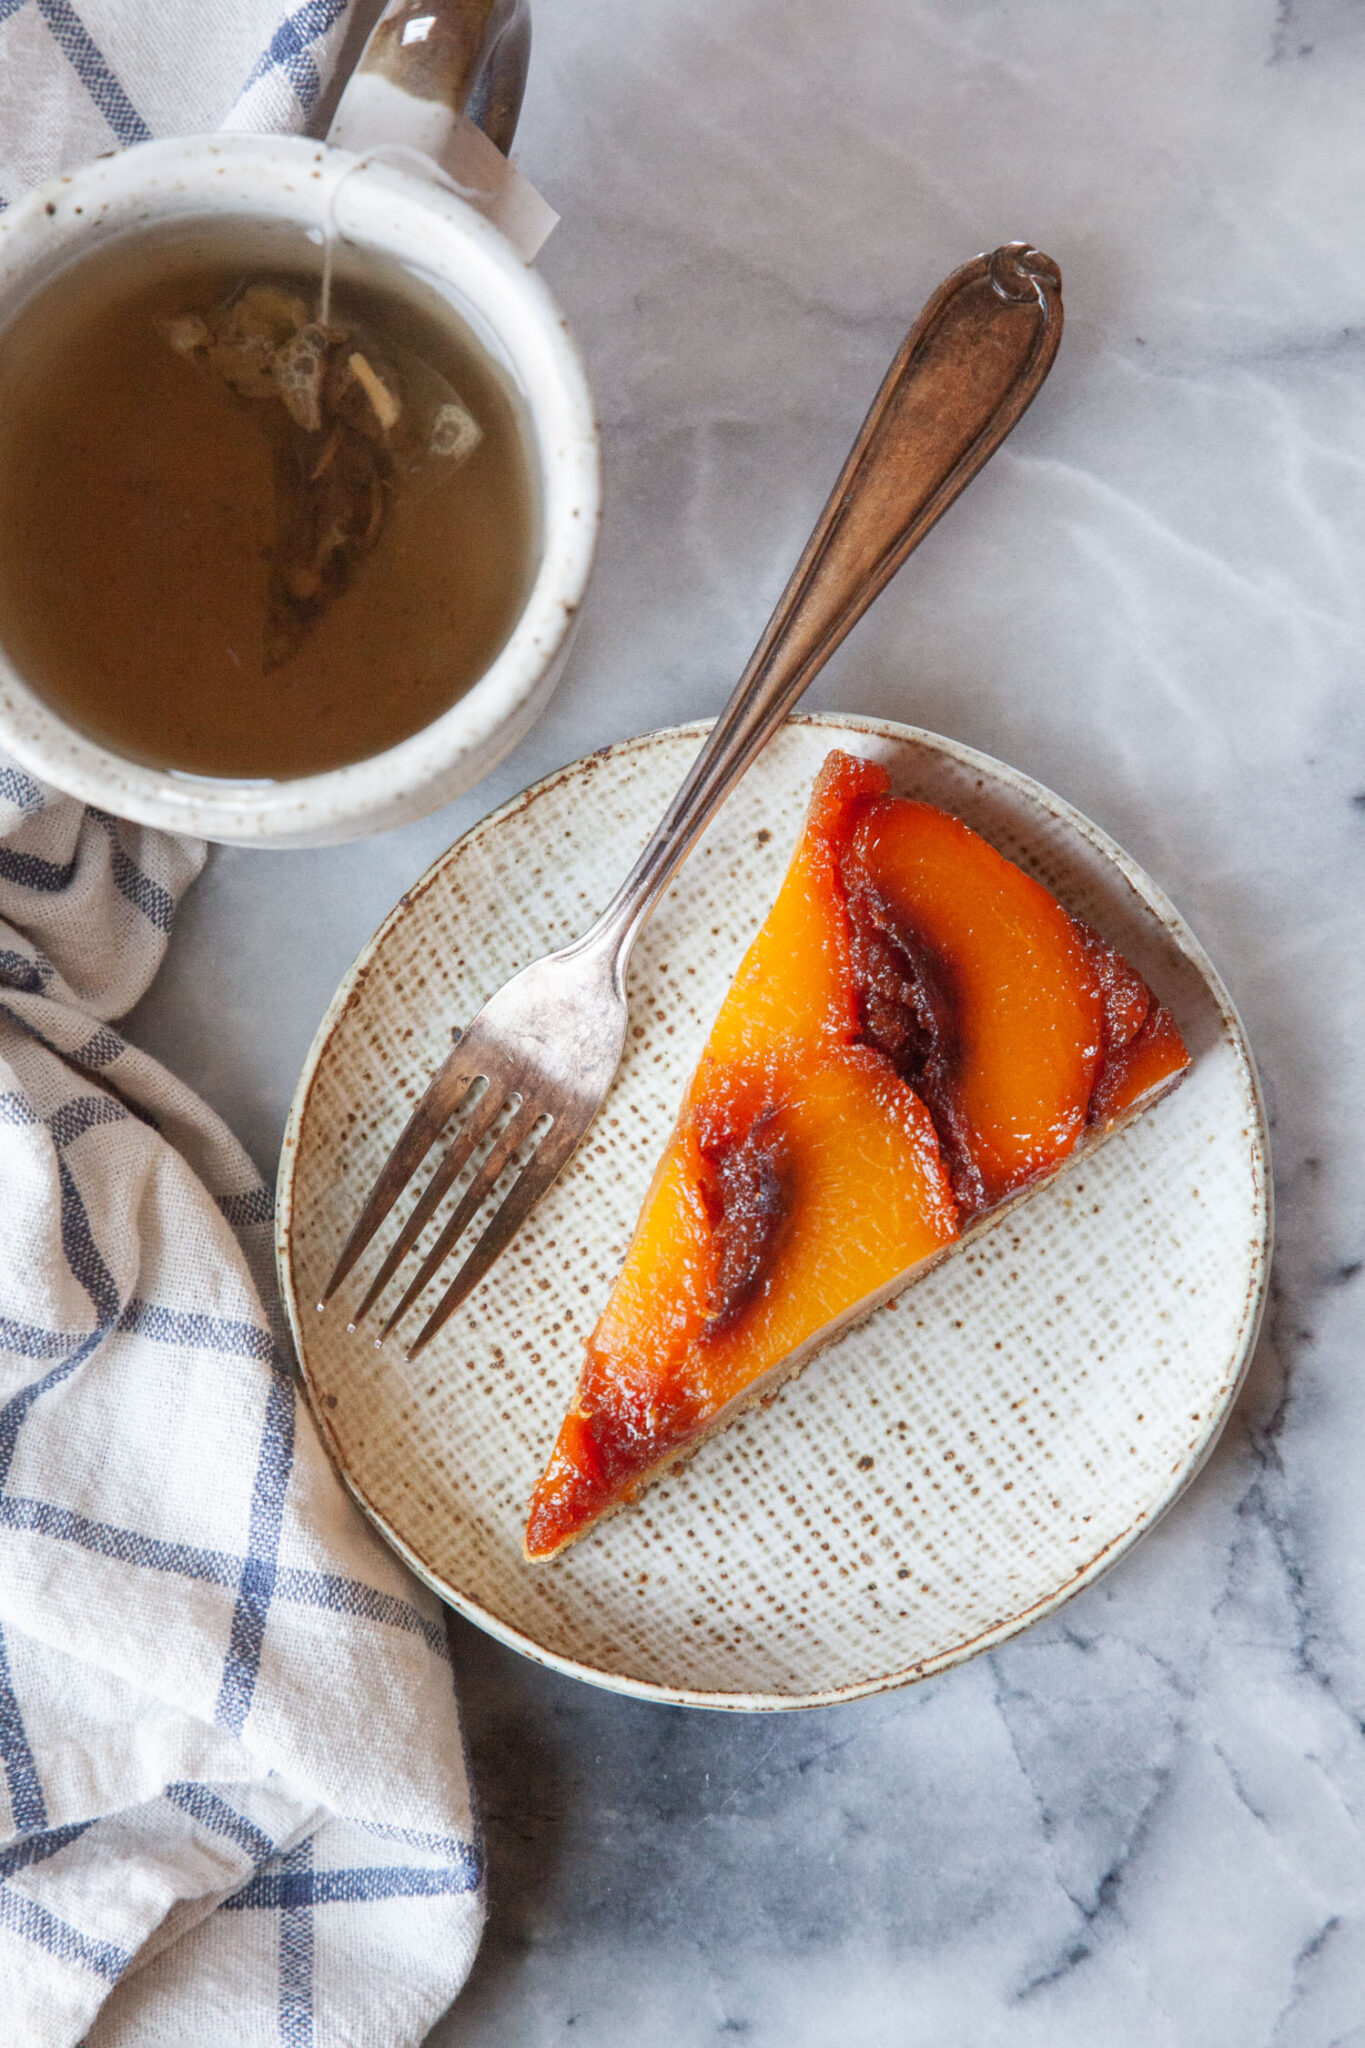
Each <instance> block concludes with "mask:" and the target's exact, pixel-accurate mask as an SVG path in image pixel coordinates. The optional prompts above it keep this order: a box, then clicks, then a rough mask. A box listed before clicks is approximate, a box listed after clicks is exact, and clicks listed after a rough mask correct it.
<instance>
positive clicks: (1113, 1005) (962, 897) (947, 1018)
mask: <svg viewBox="0 0 1365 2048" xmlns="http://www.w3.org/2000/svg"><path fill="white" fill-rule="evenodd" d="M842 874H843V880H844V887H845V892H846V898H847V904H848V913H849V919H850V924H851V927H852V955H853V971H854V978H855V981H856V983H857V986H858V1000H859V1004H860V1009H861V1017H862V1031H861V1036H862V1037H863V1039H864V1041H865V1042H866V1043H867V1044H869V1045H871V1046H874V1047H876V1049H877V1050H878V1051H880V1052H881V1053H883V1054H884V1056H885V1057H886V1058H887V1059H889V1060H890V1061H891V1063H892V1064H893V1065H894V1066H895V1068H896V1070H897V1072H898V1073H900V1074H901V1075H902V1077H903V1078H904V1079H905V1080H907V1081H908V1082H909V1083H910V1085H911V1086H912V1087H913V1088H915V1089H917V1090H918V1092H919V1093H920V1094H921V1095H922V1096H923V1097H924V1100H925V1102H926V1103H927V1104H928V1106H929V1109H930V1112H931V1114H932V1116H933V1118H934V1122H935V1124H936V1125H937V1128H938V1133H939V1137H940V1140H941V1142H942V1144H943V1148H944V1152H945V1154H946V1155H947V1158H948V1162H949V1170H950V1172H951V1175H952V1180H953V1190H954V1193H955V1194H956V1196H957V1199H958V1201H959V1202H960V1203H961V1205H962V1207H963V1210H964V1212H965V1213H967V1214H968V1215H976V1214H980V1213H981V1212H982V1211H984V1210H986V1209H990V1208H993V1207H994V1206H995V1205H996V1204H997V1203H998V1202H1001V1201H1004V1200H1006V1199H1007V1198H1008V1197H1009V1196H1011V1195H1013V1194H1015V1193H1017V1192H1018V1190H1019V1189H1020V1188H1023V1187H1025V1186H1027V1185H1028V1183H1029V1182H1030V1181H1033V1180H1037V1179H1038V1178H1040V1177H1041V1176H1042V1175H1044V1174H1046V1173H1048V1172H1049V1171H1050V1170H1051V1169H1052V1168H1053V1167H1055V1166H1056V1165H1057V1164H1058V1163H1059V1162H1060V1161H1061V1160H1063V1159H1064V1158H1066V1157H1067V1155H1068V1154H1069V1153H1071V1152H1072V1151H1074V1150H1075V1148H1076V1145H1077V1144H1078V1143H1079V1142H1080V1139H1081V1137H1082V1136H1083V1134H1084V1132H1085V1129H1086V1125H1087V1123H1088V1122H1092V1121H1095V1120H1096V1114H1095V1105H1097V1104H1098V1120H1100V1121H1109V1120H1112V1118H1113V1116H1115V1115H1116V1114H1118V1113H1119V1112H1120V1110H1122V1109H1124V1108H1127V1107H1128V1106H1130V1105H1131V1103H1132V1102H1134V1101H1136V1100H1137V1099H1138V1097H1139V1096H1140V1095H1142V1094H1144V1093H1146V1092H1147V1091H1148V1090H1149V1089H1150V1088H1151V1087H1153V1086H1155V1085H1157V1083H1158V1082H1159V1081H1160V1080H1162V1079H1163V1078H1165V1077H1166V1076H1167V1075H1168V1074H1169V1073H1172V1072H1175V1071H1177V1070H1178V1069H1179V1068H1180V1067H1182V1066H1183V1065H1184V1064H1185V1052H1184V1047H1183V1046H1182V1045H1181V1043H1180V1039H1179V1035H1178V1033H1176V1032H1175V1029H1174V1026H1173V1025H1172V1024H1171V1023H1170V1019H1169V1018H1167V1017H1165V1013H1162V1016H1163V1018H1164V1023H1163V1024H1162V1025H1161V1026H1160V1028H1158V1027H1157V1026H1156V1024H1155V1022H1151V1023H1149V1021H1148V1020H1149V1019H1150V1018H1152V1015H1153V1012H1154V1011H1155V1009H1156V1005H1155V1004H1154V1002H1153V998H1152V995H1151V991H1150V990H1149V989H1148V988H1147V986H1146V984H1145V982H1143V981H1142V979H1141V977H1140V976H1139V975H1137V974H1136V973H1135V972H1134V970H1133V969H1132V968H1131V967H1129V966H1128V964H1127V962H1126V961H1124V960H1123V959H1122V958H1121V957H1120V955H1118V954H1117V953H1115V952H1114V950H1113V948H1112V947H1110V946H1107V945H1106V944H1105V942H1104V941H1103V940H1102V939H1100V938H1099V937H1098V935H1097V934H1095V933H1093V932H1089V931H1088V930H1086V929H1085V928H1083V927H1081V926H1079V925H1078V924H1077V923H1076V922H1075V921H1074V920H1073V919H1072V918H1070V917H1069V916H1068V915H1067V913H1066V911H1065V910H1063V909H1062V906H1061V905H1060V904H1059V903H1058V902H1057V901H1056V899H1055V897H1052V896H1050V895H1049V894H1048V892H1047V890H1046V889H1044V888H1043V887H1042V886H1041V885H1040V884H1039V883H1037V882H1035V881H1033V880H1032V879H1031V877H1029V876H1028V875H1026V874H1024V873H1023V871H1022V870H1021V869H1019V868H1017V867H1015V866H1014V865H1013V863H1012V862H1010V861H1008V860H1006V859H1005V858H1004V856H1003V855H1002V854H999V853H997V852H996V851H995V849H994V847H992V846H989V845H988V844H987V843H986V841H985V840H984V839H982V838H980V837H979V836H978V835H977V834H976V833H975V832H973V831H971V830H970V828H969V827H968V826H966V825H964V824H963V823H962V822H961V820H960V819H957V818H953V817H950V816H949V815H948V813H947V812H945V811H940V810H935V809H934V808H933V807H932V806H931V805H929V804H921V803H912V802H909V801H908V800H906V799H904V798H896V797H879V798H875V799H873V800H871V801H870V802H868V803H867V804H866V805H865V806H864V807H863V809H862V812H861V815H860V817H859V820H858V823H857V825H856V826H855V829H854V831H853V833H852V835H851V837H850V839H849V842H848V845H847V847H846V849H845V852H844V855H843V860H842ZM1101 1084H1103V1085H1102V1086H1101ZM1097 1089H1098V1091H1099V1092H1098V1095H1097Z"/></svg>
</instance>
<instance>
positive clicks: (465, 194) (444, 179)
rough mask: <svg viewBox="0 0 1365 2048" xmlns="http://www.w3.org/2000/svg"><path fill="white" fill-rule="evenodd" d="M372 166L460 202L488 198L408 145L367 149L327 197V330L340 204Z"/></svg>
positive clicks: (323, 298)
mask: <svg viewBox="0 0 1365 2048" xmlns="http://www.w3.org/2000/svg"><path fill="white" fill-rule="evenodd" d="M372 163H391V164H396V166H397V168H398V169H399V170H403V169H404V168H407V169H410V170H414V171H416V172H418V173H419V175H420V176H422V177H424V178H428V179H430V180H432V181H433V182H434V183H435V184H437V185H443V186H444V187H445V189H446V191H447V192H453V193H454V194H455V197H456V198H457V199H468V200H471V201H472V200H476V199H483V198H487V197H488V194H487V193H486V191H485V190H484V188H483V187H482V186H481V185H462V184H461V183H460V181H459V179H458V178H452V177H451V175H450V173H449V171H445V170H442V168H441V166H440V164H438V163H437V161H436V159H435V158H434V157H430V156H428V155H427V153H426V151H425V150H424V149H413V148H412V147H411V146H410V145H409V144H407V143H405V142H379V143H376V144H375V146H374V148H373V149H367V150H366V151H365V153H364V155H363V156H358V157H356V159H355V160H354V162H353V163H349V164H347V165H345V167H344V168H343V169H342V170H341V171H339V172H338V173H337V175H336V177H335V178H334V179H333V180H332V184H331V188H330V190H329V191H328V194H327V204H326V207H325V209H324V211H323V216H322V284H321V287H320V289H319V292H318V325H319V326H320V327H326V326H328V325H329V324H330V322H331V316H332V272H333V269H334V267H335V263H336V246H337V242H338V241H339V240H340V238H341V232H342V231H341V228H340V225H339V223H338V221H337V201H338V199H339V198H340V195H341V188H342V186H343V185H344V184H345V183H346V180H347V179H348V178H349V177H351V176H352V174H353V173H354V172H356V171H363V170H365V169H366V168H367V167H368V165H370V164H372Z"/></svg>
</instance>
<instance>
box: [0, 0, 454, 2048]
mask: <svg viewBox="0 0 1365 2048" xmlns="http://www.w3.org/2000/svg"><path fill="white" fill-rule="evenodd" d="M176 6H177V0H170V4H169V5H162V6H161V7H158V8H152V7H150V6H147V5H145V4H137V5H134V4H125V0H82V4H81V6H80V10H79V12H77V10H76V8H75V7H74V6H73V5H72V4H71V0H0V201H8V200H9V199H12V198H14V197H15V196H17V194H18V193H19V191H20V190H21V189H22V188H23V186H24V185H26V184H27V183H29V182H30V181H31V180H33V179H36V178H38V177H41V176H43V175H46V174H48V173H50V172H52V171H54V170H57V169H59V168H60V167H61V166H62V165H64V164H68V163H73V162H77V161H80V160H81V159H83V158H85V157H87V156H90V155H92V154H95V153H97V152H98V151H100V150H105V149H109V148H111V147H113V146H114V145H116V144H118V143H127V142H133V141H135V140H137V139H138V138H140V137H142V136H145V135H147V134H149V133H171V132H176V131H185V130H190V129H195V128H200V129H203V128H209V127H213V126H216V125H218V124H220V123H222V122H223V121H224V120H225V119H226V118H227V117H228V116H229V115H231V117H232V120H233V122H234V124H235V125H237V126H253V127H260V128H267V127H277V128H287V127H291V126H296V125H298V124H299V123H301V121H302V120H303V119H304V118H305V117H306V114H307V112H308V110H309V108H310V106H311V104H312V102H313V101H314V100H315V98H316V97H317V94H318V93H319V91H320V90H321V88H322V84H323V82H324V80H325V77H326V74H327V70H328V64H329V61H330V60H332V59H333V58H334V56H335V52H336V46H337V42H338V39H339V37H340V36H341V34H342V33H343V32H344V29H345V19H344V17H345V12H346V9H345V6H344V5H343V0H309V4H306V5H304V6H302V7H299V8H298V9H297V10H296V11H295V12H294V13H292V14H290V15H288V16H287V17H286V18H284V19H281V17H280V15H279V13H278V11H276V10H273V9H272V8H271V7H270V6H269V5H268V4H266V0H233V5H232V6H231V7H230V8H213V9H206V8H202V7H194V8H190V7H189V6H188V5H186V6H185V7H184V12H183V19H182V20H181V21H180V23H179V25H178V27H177V23H176V20H175V14H176ZM203 859H204V852H203V849H202V847H200V846H199V845H198V844H196V843H195V842H193V841H190V840H184V839H175V838H171V837H168V836H166V835H164V834H159V833H155V832H151V831H147V830H144V829H142V828H141V827H137V826H133V825H129V824H126V823H123V822H121V821H119V820H116V819H114V818H111V817H108V816H106V815H104V814H103V813H101V812H99V811H95V810H90V809H86V808H84V807H83V806H81V805H80V804H78V803H75V802H74V801H72V800H71V799H69V798H66V797H61V796H58V795H56V794H54V793H53V792H52V791H50V790H47V789H44V788H43V787H42V786H40V785H39V784H38V783H37V782H35V781H34V780H33V779H32V778H30V777H29V776H28V775H27V774H25V773H24V772H22V771H21V770H19V769H18V768H16V767H14V766H12V765H9V764H6V763H4V762H3V761H0V1775H2V1777H3V1789H0V2043H3V2048H10V2044H11V2043H12V2044H14V2048H20V2044H22V2048H75V2044H77V2043H80V2042H86V2043H87V2044H88V2048H224V2044H229V2043H230V2044H232V2048H258V2044H259V2048H266V2044H270V2048H276V2044H279V2043H284V2044H286V2048H330V2044H343V2043H344V2044H347V2048H400V2044H408V2043H416V2042H418V2041H420V2040H421V2038H422V2036H423V2035H424V2033H425V2032H426V2031H427V2029H428V2028H429V2027H430V2026H431V2025H432V2023H433V2022H434V2020H435V2019H436V2018H437V2016H438V2015H439V2014H440V2012H441V2011H442V2010H443V2009H444V2007H445V2006H446V2005H447V2004H448V2002H449V2001H450V1999H451V1998H452V1997H453V1996H454V1995H455V1993H456V1991H457V1990H458V1989H459V1987H460V1985H461V1984H462V1982H463V1981H464V1978H465V1976H466V1975H467V1973H468V1970H469V1967H470V1964H471V1962H472V1960H473V1955H474V1951H475V1948H476V1947H477V1944H478V1938H479V1932H480V1927H481V1924H482V1916H483V1890H482V1875H481V1852H480V1845H479V1839H478V1830H477V1823H476V1820H475V1817H474V1814H473V1812H472V1809H471V1803H470V1795H469V1787H468V1780H467V1775H466V1769H465V1761H464V1755H463V1748H462V1740H461V1732H460V1722H459V1714H458V1708H457V1704H456V1699H455V1692H454V1685H453V1681H452V1674H451V1667H450V1661H449V1653H448V1650H447V1645H446V1639H445V1633H444V1629H443V1627H442V1622H441V1612H440V1609H439V1606H438V1604H437V1603H436V1602H435V1601H434V1600H433V1599H432V1598H431V1597H430V1596H429V1595H427V1594H426V1593H425V1592H424V1591H423V1589H422V1588H421V1587H419V1586H418V1585H417V1584H416V1582H415V1581H414V1580H413V1579H412V1578H411V1577H410V1576H409V1575H408V1573H407V1572H406V1571H405V1570H404V1568H403V1567H402V1566H401V1565H400V1564H399V1563H398V1561H397V1560H396V1559H395V1558H394V1557H393V1556H392V1555H391V1554H390V1553H389V1552H388V1551H387V1550H386V1549H385V1548H384V1546H383V1545H382V1544H381V1543H380V1542H379V1541H378V1539H377V1538H376V1537H375V1536H374V1535H373V1534H372V1533H371V1531H370V1530H369V1528H368V1526H367V1525H366V1524H365V1523H364V1521H363V1520H362V1519H361V1517H360V1516H359V1514H358V1513H357V1512H356V1511H355V1509H354V1508H353V1507H352V1506H351V1504H350V1502H349V1501H348V1499H347V1498H346V1496H345V1494H344V1493H343V1491H342V1489H341V1487H340V1486H339V1484H338V1482H337V1480H336V1479H335V1477H334V1475H333V1473H332V1471H331V1468H330V1466H329V1465H328V1463H327V1461H326V1459H325V1457H324V1455H323V1453H322V1451H321V1449H320V1447H319V1444H318V1441H317V1438H316V1436H315V1435H314V1433H313V1430H312V1428H311V1426H310V1424H309V1421H308V1418H307V1416H306V1414H305V1413H304V1412H303V1410H302V1409H301V1408H300V1405H299V1401H298V1397H297V1395H296V1392H295V1388H294V1383H293V1380H292V1376H291V1372H290V1367H289V1363H288V1360H287V1358H286V1356H285V1354H284V1352H283V1350H282V1348H281V1345H280V1341H279V1333H278V1330H277V1329H276V1328H274V1327H273V1326H272V1320H271V1313H270V1310H269V1309H268V1307H267V1304H270V1302H271V1288H272V1282H271V1277H270V1271H269V1235H270V1209H271V1204H270V1198H269V1195H268V1192H267V1190H266V1189H265V1188H264V1187H263V1186H262V1184H261V1182H260V1179H259V1177H258V1176H257V1174H256V1172H255V1171H254V1169H253V1167H252V1166H251V1163H250V1161H249V1160H248V1159H247V1157H246V1155H245V1154H244V1152H243V1151H242V1150H241V1148H240V1146H238V1145H237V1143H236V1142H235V1140H234V1139H233V1138H232V1137H231V1135H230V1134H229V1132H228V1131H227V1130H226V1129H225V1128H224V1127H223V1125H222V1124H221V1123H220V1122H219V1121H218V1119H217V1118H216V1117H215V1116H213V1115H212V1114H211V1113H210V1112H209V1111H208V1110H207V1109H206V1108H205V1106H204V1105H203V1104H202V1103H201V1102H199V1101H198V1100H197V1099H196V1097H195V1096H194V1095H193V1094H192V1093H191V1092H190V1091H189V1090H188V1089H187V1088H185V1087H183V1086H182V1085H181V1084H180V1083H179V1082H177V1081H175V1080H174V1079H173V1078H172V1077H171V1076H170V1075H169V1074H167V1073H166V1072H165V1071H164V1069H162V1068H161V1067H159V1066H158V1065H157V1064H156V1062H155V1061H153V1060H151V1059H149V1058H148V1057H147V1056H146V1055H145V1054H143V1053H140V1052H138V1051H137V1050H136V1049H135V1048H133V1047H131V1046H129V1045H128V1044H127V1043H126V1042H125V1041H124V1039H123V1038H122V1037H121V1036H120V1035H119V1033H118V1032H117V1031H116V1030H115V1029H114V1028H113V1020H115V1019H117V1018H118V1017H120V1016H122V1015H123V1014H124V1013H125V1012H126V1011H127V1010H128V1009H130V1008H131V1006H132V1005H133V1004H134V1003H135V1002H136V1000H137V999H138V997H139V996H140V995H141V993H142V991H143V990H144V989H145V988H146V986H147V984H148V983H149V981H150V980H151V978H152V976H153V974H154V973H155V971H156V968H157V965H158V963H159V961H160V959H161V956H162V953H163V951H164V949H165V946H166V942H167V938H168V935H169V933H170V929H171V923H172V918H173V914H174V910H175V905H176V901H177V899H178V897H179V896H180V894H181V893H182V891H183V890H184V889H185V888H186V887H187V886H188V884H189V883H190V882H191V881H192V880H193V878H194V876H195V875H196V874H197V873H198V871H199V869H200V867H201V865H202V863H203Z"/></svg>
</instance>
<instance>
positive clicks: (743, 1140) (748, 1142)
mask: <svg viewBox="0 0 1365 2048" xmlns="http://www.w3.org/2000/svg"><path fill="white" fill-rule="evenodd" d="M697 1143H698V1149H699V1151H700V1153H701V1160H702V1174H701V1198H702V1201H703V1203H704V1204H705V1208H706V1218H707V1222H708V1224H709V1225H710V1230H711V1240H712V1243H713V1245H714V1247H715V1267H714V1270H713V1272H712V1275H711V1280H710V1285H709V1286H708V1288H707V1301H706V1311H707V1313H706V1323H705V1326H704V1327H703V1329H702V1332H701V1337H702V1341H703V1342H705V1341H706V1340H707V1339H708V1338H716V1337H722V1336H727V1335H728V1334H729V1333H730V1331H731V1330H733V1329H734V1328H735V1326H736V1324H738V1323H739V1322H741V1321H742V1320H743V1317H744V1314H745V1311H746V1310H747V1309H748V1308H749V1307H750V1306H751V1304H752V1303H753V1301H754V1300H755V1298H756V1297H757V1295H758V1292H759V1288H760V1285H761V1283H762V1280H763V1275H764V1273H765V1272H766V1271H767V1270H768V1269H769V1267H770V1266H771V1264H772V1261H773V1260H774V1259H775V1258H776V1256H777V1253H778V1250H779V1248H780V1246H781V1243H782V1239H783V1237H784V1236H785V1234H786V1225H787V1223H788V1221H789V1219H790V1216H791V1211H792V1200H793V1195H794V1193H795V1190H794V1187H793V1185H792V1169H791V1163H790V1160H789V1157H788V1152H787V1147H786V1145H785V1143H784V1142H783V1136H782V1130H781V1125H780V1121H779V1118H778V1113H777V1110H776V1109H775V1108H774V1107H771V1106H769V1107H766V1108H764V1109H761V1110H760V1111H759V1113H758V1115H757V1116H756V1117H755V1118H754V1120H753V1122H752V1123H751V1124H750V1125H749V1127H748V1128H747V1130H743V1131H741V1132H739V1133H736V1132H734V1131H733V1130H727V1129H726V1128H725V1127H724V1124H723V1123H721V1122H720V1120H719V1119H716V1118H715V1117H708V1116H707V1115H706V1113H705V1111H704V1110H702V1111H700V1112H699V1114H698V1130H697Z"/></svg>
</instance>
